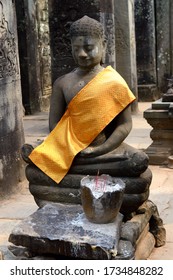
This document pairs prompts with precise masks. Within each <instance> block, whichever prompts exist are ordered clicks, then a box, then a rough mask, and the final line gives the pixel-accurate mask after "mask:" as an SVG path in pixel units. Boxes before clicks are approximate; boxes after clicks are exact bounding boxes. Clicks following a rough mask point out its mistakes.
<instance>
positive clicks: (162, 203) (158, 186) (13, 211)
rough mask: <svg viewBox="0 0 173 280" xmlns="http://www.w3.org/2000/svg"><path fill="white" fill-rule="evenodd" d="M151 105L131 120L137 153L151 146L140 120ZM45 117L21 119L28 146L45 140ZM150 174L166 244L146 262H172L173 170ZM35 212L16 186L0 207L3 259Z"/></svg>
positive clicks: (146, 127) (130, 140)
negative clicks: (20, 225)
mask: <svg viewBox="0 0 173 280" xmlns="http://www.w3.org/2000/svg"><path fill="white" fill-rule="evenodd" d="M149 107H150V103H139V113H138V114H137V115H134V116H133V129H132V132H131V133H130V135H129V136H128V138H127V141H126V142H127V143H128V144H130V145H132V146H134V147H137V148H138V149H143V150H145V148H147V147H148V146H149V145H150V143H151V139H150V136H149V134H150V131H151V127H150V126H149V125H148V124H147V122H146V120H145V119H144V118H143V111H144V110H146V109H148V108H149ZM47 119H48V114H47V113H40V114H37V115H33V116H27V117H24V128H25V139H26V142H27V143H31V144H36V143H37V142H38V141H40V140H42V139H44V137H45V136H46V134H47V132H48V129H47V128H48V120H47ZM150 168H151V170H152V172H153V181H152V184H151V191H150V199H151V200H152V201H153V202H154V203H155V204H156V205H157V207H158V210H159V213H160V216H161V218H162V219H163V222H164V225H165V228H166V231H167V241H166V244H165V245H164V246H163V247H160V248H155V249H154V251H153V252H152V253H151V255H150V257H149V259H151V260H173V215H172V213H173V169H169V168H165V167H162V166H150ZM36 209H37V205H36V204H35V202H34V199H33V197H32V196H31V195H30V193H29V190H28V182H27V181H26V180H25V181H23V182H22V183H21V184H20V185H19V191H18V192H17V193H15V194H13V195H11V196H10V197H9V198H7V199H6V200H4V201H1V204H0V251H2V252H3V254H4V258H5V259H8V260H9V259H14V256H13V255H12V254H11V253H10V251H9V250H8V247H7V246H8V245H9V243H8V236H9V234H10V233H11V230H12V229H13V228H14V226H15V225H17V224H18V223H20V221H21V220H22V219H24V218H25V217H28V216H29V215H30V214H32V213H33V212H34V211H35V210H36Z"/></svg>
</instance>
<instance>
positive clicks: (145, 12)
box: [135, 0, 157, 101]
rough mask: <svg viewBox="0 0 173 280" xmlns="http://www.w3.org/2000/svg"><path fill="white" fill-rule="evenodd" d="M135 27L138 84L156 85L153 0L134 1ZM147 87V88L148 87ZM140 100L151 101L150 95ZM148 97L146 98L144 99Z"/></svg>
mask: <svg viewBox="0 0 173 280" xmlns="http://www.w3.org/2000/svg"><path fill="white" fill-rule="evenodd" d="M135 29H136V48H137V73H138V84H139V85H153V86H154V85H155V86H156V80H157V78H156V42H155V41H156V38H155V3H154V0H137V1H135ZM148 89H149V88H148ZM148 93H149V92H148V91H147V93H146V96H140V98H141V99H142V97H144V99H143V100H142V101H151V100H152V99H150V100H149V98H151V95H148ZM146 97H148V100H146Z"/></svg>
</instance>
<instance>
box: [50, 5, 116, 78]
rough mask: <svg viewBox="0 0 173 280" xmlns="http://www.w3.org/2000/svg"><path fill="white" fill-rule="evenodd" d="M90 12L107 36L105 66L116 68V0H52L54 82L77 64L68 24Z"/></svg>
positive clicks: (51, 25)
mask: <svg viewBox="0 0 173 280" xmlns="http://www.w3.org/2000/svg"><path fill="white" fill-rule="evenodd" d="M84 15H87V16H89V17H92V18H94V19H96V20H98V21H100V22H102V23H103V25H104V28H105V33H106V35H107V55H106V61H105V64H106V65H108V64H109V65H112V66H113V67H115V31H114V0H73V1H69V0H50V1H49V17H50V20H49V21H50V34H51V35H50V36H51V50H52V77H53V81H55V79H56V78H57V77H59V76H62V75H63V74H65V73H67V72H70V71H71V70H72V69H74V67H75V62H74V60H73V58H72V54H71V42H70V38H69V27H70V25H71V23H72V22H74V21H75V20H77V19H79V18H81V17H83V16H84Z"/></svg>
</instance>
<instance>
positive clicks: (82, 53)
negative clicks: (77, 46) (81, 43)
mask: <svg viewBox="0 0 173 280" xmlns="http://www.w3.org/2000/svg"><path fill="white" fill-rule="evenodd" d="M78 56H79V57H80V58H85V57H87V53H86V52H85V51H84V50H83V49H81V50H80V51H79V54H78Z"/></svg>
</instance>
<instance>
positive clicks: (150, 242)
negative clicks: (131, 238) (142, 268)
mask: <svg viewBox="0 0 173 280" xmlns="http://www.w3.org/2000/svg"><path fill="white" fill-rule="evenodd" d="M154 246H155V238H154V236H153V234H152V233H150V232H148V233H147V234H146V235H145V236H144V237H143V238H142V239H141V241H140V242H139V244H138V246H137V248H136V250H135V260H146V259H147V258H148V257H149V256H150V254H151V252H152V250H153V249H154Z"/></svg>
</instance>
